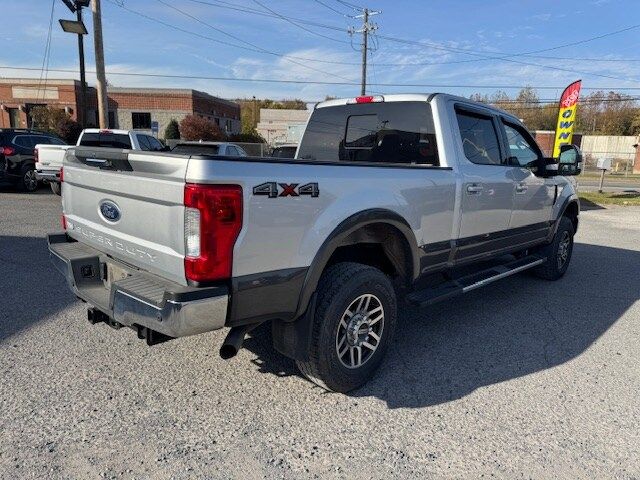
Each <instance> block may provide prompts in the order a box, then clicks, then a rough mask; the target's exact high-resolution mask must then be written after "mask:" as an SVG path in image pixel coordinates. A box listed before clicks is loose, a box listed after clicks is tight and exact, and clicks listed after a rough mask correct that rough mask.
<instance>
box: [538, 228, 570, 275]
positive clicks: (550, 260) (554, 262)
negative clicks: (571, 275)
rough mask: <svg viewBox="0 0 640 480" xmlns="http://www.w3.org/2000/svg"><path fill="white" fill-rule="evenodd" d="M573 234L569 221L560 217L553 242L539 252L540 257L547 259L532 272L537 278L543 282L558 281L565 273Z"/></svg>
mask: <svg viewBox="0 0 640 480" xmlns="http://www.w3.org/2000/svg"><path fill="white" fill-rule="evenodd" d="M574 233H575V231H574V228H573V223H572V222H571V219H570V218H568V217H564V216H563V217H561V218H560V224H559V225H558V230H557V232H556V234H555V236H554V237H553V241H552V242H551V243H550V244H549V245H545V246H544V247H542V248H541V249H540V251H539V253H540V254H541V255H542V256H544V257H546V258H547V261H546V262H545V263H543V264H542V265H540V266H539V267H537V268H536V269H534V270H533V272H534V273H535V274H536V275H537V276H538V277H540V278H544V279H545V280H558V279H559V278H561V277H562V276H563V275H564V274H565V273H566V272H567V269H568V268H569V262H570V261H571V254H572V253H573V236H574Z"/></svg>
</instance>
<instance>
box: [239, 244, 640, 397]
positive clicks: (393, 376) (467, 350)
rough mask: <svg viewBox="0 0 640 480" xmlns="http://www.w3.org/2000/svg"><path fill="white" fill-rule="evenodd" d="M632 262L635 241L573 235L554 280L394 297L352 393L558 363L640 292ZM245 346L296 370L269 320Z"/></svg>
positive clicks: (472, 382) (505, 375)
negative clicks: (375, 360) (382, 337)
mask: <svg viewBox="0 0 640 480" xmlns="http://www.w3.org/2000/svg"><path fill="white" fill-rule="evenodd" d="M638 272H640V252H638V251H633V250H624V249H618V248H610V247H602V246H597V245H587V244H580V243H577V244H576V246H575V250H574V256H573V260H572V264H571V267H570V268H569V271H568V273H567V274H566V276H565V277H564V278H563V279H561V280H559V281H557V282H547V281H544V280H540V279H537V278H535V277H533V276H531V275H528V274H521V275H517V276H514V277H510V278H507V279H505V280H502V281H500V282H496V283H494V284H492V285H490V286H487V287H484V288H482V289H479V290H476V291H475V292H473V293H470V294H468V295H467V296H463V297H458V298H457V299H455V300H452V301H450V302H445V303H443V304H439V305H435V306H432V307H429V308H425V309H423V310H418V309H410V308H407V307H401V310H400V318H399V322H398V329H397V331H396V338H395V341H394V345H393V346H392V347H391V349H390V351H389V354H388V355H387V358H386V361H385V362H383V365H382V367H381V369H380V371H379V372H378V374H377V376H376V377H375V378H374V379H373V380H372V381H371V382H369V383H368V384H366V385H365V386H364V387H362V388H361V389H359V390H357V391H355V392H352V393H351V394H350V395H352V396H356V397H358V396H363V397H369V396H373V397H377V398H380V399H381V400H384V401H385V402H386V403H387V405H388V406H389V407H390V408H419V407H425V406H429V405H437V404H441V403H446V402H449V401H452V400H456V399H459V398H462V397H464V396H465V395H468V394H470V393H472V392H473V391H474V390H476V389H478V388H482V387H484V386H487V385H492V384H496V383H500V382H504V381H507V380H511V379H515V378H519V377H523V376H525V375H529V374H532V373H535V372H538V371H541V370H545V369H550V368H553V367H556V366H558V365H561V364H563V363H565V362H567V361H569V360H571V359H573V358H576V357H577V356H579V355H580V354H582V353H583V352H584V351H585V350H586V349H588V348H589V346H591V345H592V344H593V343H594V342H595V341H596V340H597V339H598V338H599V337H600V336H601V335H602V334H603V333H605V332H606V331H607V329H609V327H611V326H612V325H613V324H614V323H615V322H616V321H617V320H618V319H619V318H620V317H621V316H622V315H623V314H624V313H625V312H626V311H627V310H628V309H629V308H630V307H631V306H632V305H633V304H634V302H636V301H637V300H638V299H639V298H640V274H639V273H638ZM245 347H246V348H248V349H250V350H251V351H252V352H254V353H255V354H256V355H257V356H258V358H257V359H256V360H255V361H254V363H256V364H257V365H259V366H260V371H261V372H264V373H271V374H275V375H278V376H286V375H299V373H298V372H297V370H296V367H295V364H294V362H293V361H292V360H289V359H287V358H285V357H283V356H281V355H279V354H277V353H275V352H274V350H273V347H272V345H271V336H270V331H269V328H268V326H267V327H265V326H263V327H261V329H259V330H257V331H256V332H255V335H254V336H253V337H252V338H249V339H247V341H246V342H245Z"/></svg>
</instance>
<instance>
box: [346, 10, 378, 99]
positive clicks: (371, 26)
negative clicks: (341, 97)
mask: <svg viewBox="0 0 640 480" xmlns="http://www.w3.org/2000/svg"><path fill="white" fill-rule="evenodd" d="M380 13H382V12H381V11H374V10H369V9H368V8H365V9H364V10H363V11H362V15H356V16H355V17H354V18H362V28H360V29H358V30H356V29H355V28H354V27H351V28H350V29H349V33H350V34H351V35H353V34H354V33H362V81H361V83H360V95H365V94H366V92H367V53H368V51H369V34H370V33H371V32H374V31H376V30H377V29H378V25H377V24H375V23H369V17H371V16H373V15H378V14H380Z"/></svg>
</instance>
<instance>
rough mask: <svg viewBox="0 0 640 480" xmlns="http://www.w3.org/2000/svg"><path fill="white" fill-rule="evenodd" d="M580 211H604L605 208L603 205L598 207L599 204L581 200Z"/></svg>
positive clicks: (584, 199)
mask: <svg viewBox="0 0 640 480" xmlns="http://www.w3.org/2000/svg"><path fill="white" fill-rule="evenodd" d="M580 210H581V211H583V212H584V211H587V210H604V207H603V206H602V205H598V204H597V203H593V202H592V201H590V200H587V199H586V198H581V199H580Z"/></svg>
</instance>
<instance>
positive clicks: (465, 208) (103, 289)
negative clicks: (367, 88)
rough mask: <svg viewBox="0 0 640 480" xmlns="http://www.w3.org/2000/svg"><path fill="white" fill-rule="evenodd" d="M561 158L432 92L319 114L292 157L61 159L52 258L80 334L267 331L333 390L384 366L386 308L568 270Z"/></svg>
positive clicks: (569, 230) (72, 153)
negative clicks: (83, 309) (263, 327)
mask: <svg viewBox="0 0 640 480" xmlns="http://www.w3.org/2000/svg"><path fill="white" fill-rule="evenodd" d="M561 152H562V153H561V155H560V157H559V158H558V159H549V158H545V157H544V155H543V153H542V151H541V150H540V148H539V147H538V145H537V144H536V142H535V140H534V139H533V137H532V136H531V134H530V133H529V132H528V131H527V129H526V128H525V127H524V125H522V123H521V122H520V121H519V120H518V119H517V118H516V117H514V116H513V115H510V114H509V113H507V112H504V111H501V110H498V109H495V108H492V107H490V106H488V105H484V104H480V103H475V102H472V101H470V100H468V99H465V98H460V97H454V96H451V95H446V94H419V95H408V94H405V95H388V96H375V97H357V98H351V99H342V100H330V101H326V102H323V103H321V104H318V105H317V106H316V108H315V109H314V111H313V113H312V115H311V117H310V119H309V123H308V125H307V127H306V130H305V132H304V135H303V137H302V141H301V143H300V146H299V148H298V152H297V157H296V158H294V159H285V158H273V157H267V158H258V157H243V158H229V157H221V156H217V155H206V154H205V155H198V154H196V155H193V154H183V155H180V154H174V153H173V152H171V153H165V152H160V153H158V152H134V151H126V150H116V149H112V148H87V147H75V148H71V149H69V150H68V151H67V155H66V156H65V159H64V181H63V183H62V206H63V228H64V230H65V231H64V232H63V233H58V234H51V235H49V238H48V241H49V250H50V252H51V258H52V261H53V263H54V265H55V266H56V268H57V269H58V270H59V271H60V272H61V273H62V274H63V275H64V276H65V278H66V280H67V282H68V284H69V286H70V288H71V290H72V291H73V292H74V293H75V295H77V296H78V297H80V298H81V299H83V300H84V301H86V302H87V303H89V305H91V308H90V309H89V313H88V316H89V320H90V321H91V322H92V323H98V322H104V323H106V324H108V325H109V326H111V327H114V328H120V327H123V326H126V327H131V328H133V329H134V330H136V331H137V334H138V336H139V338H141V339H146V341H147V343H148V344H150V345H152V344H154V343H157V342H160V341H165V340H167V339H171V338H176V337H183V336H186V335H195V334H199V333H203V332H208V331H212V330H216V329H220V328H223V327H230V330H229V333H228V335H227V337H226V340H225V341H224V342H223V344H222V347H221V349H220V354H221V355H222V356H223V358H230V357H232V356H233V355H235V353H236V352H237V351H238V349H239V348H240V347H241V345H242V342H243V339H244V337H245V334H246V333H247V332H248V331H249V330H251V329H253V328H255V327H256V326H257V325H259V324H261V323H263V322H269V323H271V327H272V338H273V343H274V347H275V348H276V349H277V350H278V351H280V352H281V353H283V354H284V355H286V356H288V357H290V358H293V359H295V360H296V362H297V363H298V366H299V367H300V370H301V371H302V372H303V373H304V375H305V376H306V377H308V378H309V379H310V380H312V381H313V382H315V383H317V384H318V385H321V386H322V387H324V388H326V389H328V390H332V391H340V392H345V391H348V390H350V389H353V388H356V387H358V386H359V385H362V384H363V383H364V382H365V381H367V379H369V378H370V377H371V376H372V375H373V373H374V371H375V370H376V368H377V367H378V366H379V365H380V363H381V361H382V359H383V357H384V355H385V352H386V350H387V349H388V348H389V347H390V345H391V341H392V338H393V332H394V329H395V327H396V324H397V312H398V309H399V308H401V306H402V305H403V303H401V302H400V300H403V301H406V302H409V303H412V304H416V305H429V304H431V303H433V302H436V301H452V300H451V299H452V298H453V297H454V296H456V295H460V294H464V293H466V292H469V291H471V290H474V289H476V288H479V287H483V286H485V285H488V284H491V283H492V282H494V281H497V280H500V279H504V278H506V277H509V276H510V275H513V274H516V273H518V272H522V271H524V270H529V269H530V270H531V271H533V272H535V273H536V274H537V275H538V276H540V277H542V278H544V279H548V280H557V279H559V278H561V277H562V276H563V275H564V273H565V272H566V271H567V268H568V267H569V262H570V260H571V254H572V251H573V236H574V233H575V232H576V231H577V228H578V214H579V202H578V197H577V195H576V192H575V189H574V188H573V185H572V183H571V182H570V181H569V180H568V178H567V176H570V175H577V174H578V173H579V172H580V169H581V160H582V156H581V153H580V151H579V150H578V149H577V148H576V147H574V146H573V145H563V146H562V148H561ZM505 282H508V280H507V281H505ZM496 288H503V289H506V291H509V293H510V294H516V293H520V294H525V295H526V292H522V291H521V292H513V291H511V290H509V286H508V283H506V284H503V285H502V286H501V287H496ZM520 290H521V289H520ZM454 301H458V300H454ZM535 305H536V302H535V300H532V308H535ZM122 367H125V368H126V367H129V366H128V365H127V366H124V365H123V366H122Z"/></svg>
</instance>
